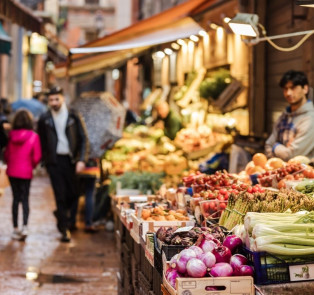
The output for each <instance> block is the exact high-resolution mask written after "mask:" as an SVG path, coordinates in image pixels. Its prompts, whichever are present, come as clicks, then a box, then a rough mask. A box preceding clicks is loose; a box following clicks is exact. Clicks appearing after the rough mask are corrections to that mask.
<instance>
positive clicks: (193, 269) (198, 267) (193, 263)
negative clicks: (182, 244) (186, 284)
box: [186, 258, 206, 278]
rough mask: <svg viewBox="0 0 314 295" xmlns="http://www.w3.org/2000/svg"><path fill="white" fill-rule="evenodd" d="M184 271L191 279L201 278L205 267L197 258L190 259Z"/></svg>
mask: <svg viewBox="0 0 314 295" xmlns="http://www.w3.org/2000/svg"><path fill="white" fill-rule="evenodd" d="M186 270H187V273H188V275H189V276H191V277H193V278H202V277H204V276H205V274H206V265H205V264H204V263H203V262H202V261H201V260H199V259H197V258H192V259H190V260H189V261H188V263H187V265H186Z"/></svg>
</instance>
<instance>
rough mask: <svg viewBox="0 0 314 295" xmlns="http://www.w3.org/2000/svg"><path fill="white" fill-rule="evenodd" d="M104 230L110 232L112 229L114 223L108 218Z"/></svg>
mask: <svg viewBox="0 0 314 295" xmlns="http://www.w3.org/2000/svg"><path fill="white" fill-rule="evenodd" d="M105 226H106V230H107V231H110V232H112V231H113V230H114V223H113V222H112V221H111V220H109V221H107V222H106V225H105Z"/></svg>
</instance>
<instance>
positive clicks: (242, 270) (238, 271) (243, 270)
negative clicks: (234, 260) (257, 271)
mask: <svg viewBox="0 0 314 295" xmlns="http://www.w3.org/2000/svg"><path fill="white" fill-rule="evenodd" d="M253 274H254V271H253V268H252V267H251V266H249V265H241V266H239V267H236V268H235V269H234V272H233V275H234V276H251V277H253Z"/></svg>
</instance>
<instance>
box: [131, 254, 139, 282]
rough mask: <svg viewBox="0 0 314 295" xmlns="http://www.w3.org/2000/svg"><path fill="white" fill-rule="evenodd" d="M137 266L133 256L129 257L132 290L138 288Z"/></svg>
mask: <svg viewBox="0 0 314 295" xmlns="http://www.w3.org/2000/svg"><path fill="white" fill-rule="evenodd" d="M139 270H140V269H139V265H138V262H137V261H136V259H135V257H134V255H132V256H131V274H132V285H133V287H134V288H136V287H137V286H138V272H139Z"/></svg>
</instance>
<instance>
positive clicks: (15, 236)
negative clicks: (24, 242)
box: [12, 229, 22, 240]
mask: <svg viewBox="0 0 314 295" xmlns="http://www.w3.org/2000/svg"><path fill="white" fill-rule="evenodd" d="M21 238H22V236H21V232H20V231H19V230H18V229H15V230H14V231H13V234H12V239H13V240H20V239H21Z"/></svg>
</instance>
